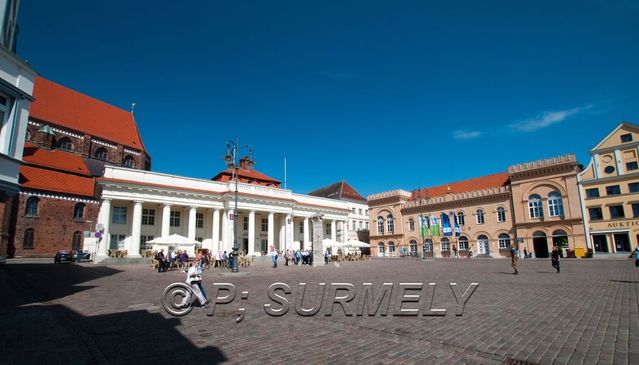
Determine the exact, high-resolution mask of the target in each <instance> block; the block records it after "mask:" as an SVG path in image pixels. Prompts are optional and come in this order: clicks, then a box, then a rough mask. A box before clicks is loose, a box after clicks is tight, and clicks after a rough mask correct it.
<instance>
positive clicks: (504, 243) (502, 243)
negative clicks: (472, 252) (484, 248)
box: [498, 233, 510, 250]
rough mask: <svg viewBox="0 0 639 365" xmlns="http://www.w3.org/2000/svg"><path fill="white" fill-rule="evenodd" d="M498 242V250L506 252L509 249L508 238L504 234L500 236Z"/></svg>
mask: <svg viewBox="0 0 639 365" xmlns="http://www.w3.org/2000/svg"><path fill="white" fill-rule="evenodd" d="M498 241H499V249H500V250H507V249H508V248H509V247H510V236H509V235H507V234H506V233H502V234H500V235H499V238H498Z"/></svg>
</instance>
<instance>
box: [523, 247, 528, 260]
mask: <svg viewBox="0 0 639 365" xmlns="http://www.w3.org/2000/svg"><path fill="white" fill-rule="evenodd" d="M527 258H528V249H527V248H526V247H524V259H527Z"/></svg>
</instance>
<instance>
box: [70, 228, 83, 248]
mask: <svg viewBox="0 0 639 365" xmlns="http://www.w3.org/2000/svg"><path fill="white" fill-rule="evenodd" d="M81 248H82V232H80V231H75V232H73V240H72V241H71V249H72V250H79V249H81Z"/></svg>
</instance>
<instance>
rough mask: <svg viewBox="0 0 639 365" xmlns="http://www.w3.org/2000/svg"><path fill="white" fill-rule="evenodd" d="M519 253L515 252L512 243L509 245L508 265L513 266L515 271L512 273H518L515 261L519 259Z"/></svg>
mask: <svg viewBox="0 0 639 365" xmlns="http://www.w3.org/2000/svg"><path fill="white" fill-rule="evenodd" d="M518 256H519V255H518V254H517V249H516V248H515V246H514V245H510V266H512V267H513V269H514V270H515V272H514V273H513V274H515V275H517V274H519V270H518V269H517V261H518V260H519V257H518Z"/></svg>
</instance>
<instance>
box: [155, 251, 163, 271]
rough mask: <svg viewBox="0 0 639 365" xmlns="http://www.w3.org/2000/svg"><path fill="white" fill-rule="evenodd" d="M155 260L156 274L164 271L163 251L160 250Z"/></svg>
mask: <svg viewBox="0 0 639 365" xmlns="http://www.w3.org/2000/svg"><path fill="white" fill-rule="evenodd" d="M155 259H156V260H157V261H158V272H162V271H164V249H161V250H160V252H158V254H157V255H155Z"/></svg>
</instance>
